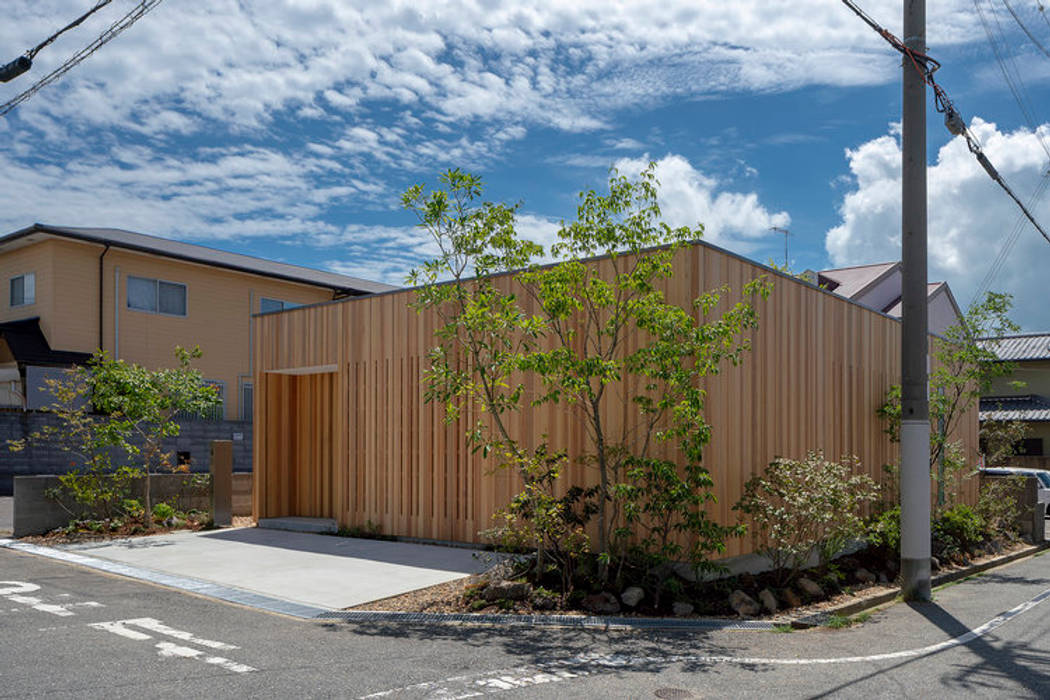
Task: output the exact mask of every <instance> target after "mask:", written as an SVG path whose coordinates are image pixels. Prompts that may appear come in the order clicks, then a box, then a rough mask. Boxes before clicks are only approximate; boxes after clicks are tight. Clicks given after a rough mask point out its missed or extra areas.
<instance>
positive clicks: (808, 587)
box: [798, 576, 824, 598]
mask: <svg viewBox="0 0 1050 700" xmlns="http://www.w3.org/2000/svg"><path fill="white" fill-rule="evenodd" d="M798 587H799V588H801V589H802V592H803V593H805V594H806V595H808V596H809V597H810V598H823V597H824V589H823V588H821V587H820V585H819V584H818V583H817V582H816V581H814V580H812V579H808V578H806V577H805V576H803V577H802V578H800V579H799V580H798Z"/></svg>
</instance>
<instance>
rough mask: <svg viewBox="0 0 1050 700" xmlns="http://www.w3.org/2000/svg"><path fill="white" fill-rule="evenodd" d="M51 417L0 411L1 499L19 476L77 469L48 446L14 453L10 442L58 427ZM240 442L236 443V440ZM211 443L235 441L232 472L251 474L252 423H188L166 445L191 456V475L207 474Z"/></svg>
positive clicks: (71, 460)
mask: <svg viewBox="0 0 1050 700" xmlns="http://www.w3.org/2000/svg"><path fill="white" fill-rule="evenodd" d="M59 423H60V421H58V419H57V418H55V416H54V415H52V414H50V413H45V412H40V411H22V410H18V409H15V410H0V496H10V495H11V493H12V491H13V488H14V482H13V479H14V477H16V476H34V475H40V474H65V473H66V472H68V471H69V470H70V469H73V468H75V467H77V466H78V464H77V463H76V458H75V457H74V456H73V455H71V454H70V453H68V452H64V451H62V450H60V449H57V448H55V447H52V446H49V445H46V444H31V445H30V446H29V447H27V448H26V449H25V450H23V451H22V452H11V451H10V450H9V449H8V448H7V441H8V440H20V439H22V438H24V437H26V436H28V435H30V434H32V433H34V432H36V431H38V430H40V429H41V428H42V427H43V426H45V425H49V424H50V425H56V426H57V425H59ZM238 436H239V437H240V439H237V437H238ZM212 440H232V441H233V470H234V471H235V472H250V471H251V470H252V424H251V422H250V421H187V422H185V423H183V424H182V433H181V434H180V435H179V436H178V437H175V438H170V439H168V440H166V441H165V444H164V448H165V449H166V450H170V451H172V452H188V453H189V454H190V459H191V461H190V465H191V468H192V471H194V472H199V473H206V472H207V471H208V467H209V464H208V459H209V456H210V454H211V453H210V449H209V447H210V443H211V441H212Z"/></svg>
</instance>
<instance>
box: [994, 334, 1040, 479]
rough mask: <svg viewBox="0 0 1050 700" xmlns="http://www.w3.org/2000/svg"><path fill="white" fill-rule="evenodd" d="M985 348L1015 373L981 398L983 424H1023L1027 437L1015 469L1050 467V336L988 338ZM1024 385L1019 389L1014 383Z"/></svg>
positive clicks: (996, 382)
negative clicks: (1010, 366)
mask: <svg viewBox="0 0 1050 700" xmlns="http://www.w3.org/2000/svg"><path fill="white" fill-rule="evenodd" d="M981 342H982V343H983V344H984V347H986V348H987V349H989V350H991V351H992V352H994V353H995V354H996V355H997V356H998V357H999V359H1000V360H1002V361H1003V362H1012V363H1013V364H1014V371H1013V372H1012V373H1011V374H1010V375H1008V376H1005V377H998V378H996V379H995V380H994V381H993V382H992V387H991V390H990V391H989V392H988V393H987V394H986V395H984V396H982V397H981V421H982V422H983V421H988V420H1000V421H1022V422H1024V423H1025V424H1026V428H1027V430H1026V437H1025V439H1024V440H1023V441H1022V444H1021V445H1019V446H1018V448H1019V452H1020V454H1018V455H1017V456H1015V457H1012V458H1011V459H1010V464H1011V465H1013V466H1025V467H1036V468H1040V469H1045V468H1047V467H1050V333H1028V334H1023V335H1010V336H1004V337H1002V338H985V339H983V340H982V341H981ZM1015 382H1019V383H1021V385H1020V386H1016V385H1015V384H1014V383H1015Z"/></svg>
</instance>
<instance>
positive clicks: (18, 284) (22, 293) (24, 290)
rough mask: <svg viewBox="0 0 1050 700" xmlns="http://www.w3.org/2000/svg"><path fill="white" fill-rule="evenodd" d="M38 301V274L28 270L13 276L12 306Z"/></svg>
mask: <svg viewBox="0 0 1050 700" xmlns="http://www.w3.org/2000/svg"><path fill="white" fill-rule="evenodd" d="M34 303H36V274H35V273H32V272H27V273H25V274H24V275H19V276H18V277H12V278H11V306H28V305H29V304H34Z"/></svg>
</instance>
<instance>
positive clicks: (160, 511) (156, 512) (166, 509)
mask: <svg viewBox="0 0 1050 700" xmlns="http://www.w3.org/2000/svg"><path fill="white" fill-rule="evenodd" d="M173 517H175V509H174V508H172V507H171V506H170V505H168V504H167V503H158V504H156V505H155V506H153V519H154V520H160V521H161V522H163V521H165V520H168V519H169V518H173Z"/></svg>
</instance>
